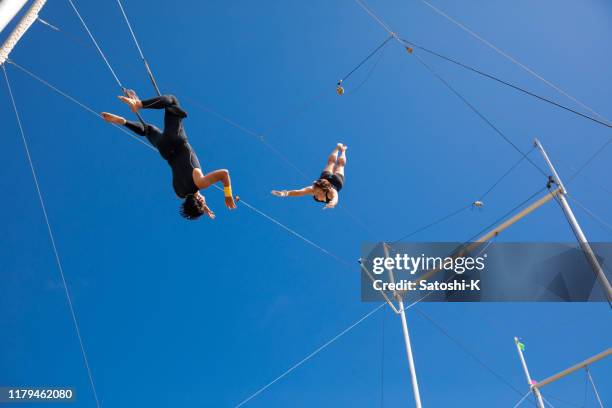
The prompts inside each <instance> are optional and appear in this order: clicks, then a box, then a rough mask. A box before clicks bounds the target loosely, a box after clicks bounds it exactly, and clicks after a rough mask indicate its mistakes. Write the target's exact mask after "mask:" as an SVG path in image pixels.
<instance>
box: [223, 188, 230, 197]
mask: <svg viewBox="0 0 612 408" xmlns="http://www.w3.org/2000/svg"><path fill="white" fill-rule="evenodd" d="M223 193H224V194H225V196H226V197H231V196H232V186H229V187H224V188H223Z"/></svg>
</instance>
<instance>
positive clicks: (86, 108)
mask: <svg viewBox="0 0 612 408" xmlns="http://www.w3.org/2000/svg"><path fill="white" fill-rule="evenodd" d="M9 62H10V63H11V64H12V65H14V66H15V67H17V68H19V69H20V70H22V71H23V72H25V73H26V74H28V75H30V76H31V77H32V78H34V79H36V80H37V81H39V82H40V83H42V84H43V85H45V86H47V87H49V88H50V89H52V90H54V91H55V92H57V93H58V94H60V95H62V96H63V97H65V98H67V99H68V100H70V101H71V102H73V103H75V104H76V105H78V106H80V107H81V108H83V109H85V110H86V111H88V112H89V113H91V114H93V115H95V116H98V117H100V115H99V114H98V113H97V112H96V111H94V110H93V109H91V108H90V107H89V106H87V105H85V104H84V103H82V102H80V101H78V100H77V99H76V98H74V97H72V96H70V95H68V94H67V93H65V92H63V91H61V90H59V89H58V88H57V87H55V86H53V85H51V84H50V83H49V82H47V81H45V80H44V79H42V78H40V77H39V76H37V75H35V74H34V73H32V72H31V71H29V70H27V69H26V68H24V67H22V66H20V65H18V64H17V63H15V62H14V61H12V60H11V61H9ZM115 127H116V128H117V129H119V130H121V131H122V132H124V133H126V134H127V135H128V136H130V137H131V138H132V139H134V140H136V141H138V142H140V143H141V144H143V145H144V146H146V147H148V148H149V149H151V150H153V151H155V150H156V149H155V148H154V147H153V146H151V145H150V144H148V143H146V142H144V141H143V140H142V139H140V138H138V137H136V136H134V135H132V134H131V133H130V132H129V131H128V130H126V129H125V128H123V127H121V126H118V125H115ZM213 186H214V187H215V188H216V189H218V190H221V191H223V189H222V188H221V187H219V186H217V185H213ZM240 202H241V203H242V204H244V205H245V206H246V207H247V208H249V209H250V210H252V211H254V212H256V213H257V214H259V215H261V216H262V217H264V218H266V219H267V220H269V221H271V222H273V223H274V224H276V225H278V226H279V227H281V228H282V229H284V230H285V231H287V232H289V233H291V234H292V235H294V236H296V237H297V238H299V239H301V240H302V241H304V242H306V243H307V244H309V245H311V246H313V247H315V248H316V249H318V250H319V251H321V252H323V253H324V254H326V255H329V256H330V257H332V258H334V259H335V260H337V261H338V262H340V263H342V264H343V265H346V266H350V265H351V264H350V263H349V262H348V261H347V260H345V259H342V258H340V257H339V256H337V255H335V254H333V253H332V252H330V251H328V250H327V249H325V248H323V247H322V246H320V245H318V244H316V243H315V242H313V241H311V240H309V239H308V238H306V237H305V236H303V235H302V234H300V233H299V232H297V231H295V230H293V229H291V228H290V227H288V226H286V225H285V224H283V223H282V222H280V221H278V220H277V219H275V218H274V217H272V216H270V215H268V214H266V213H264V212H263V211H261V210H259V209H258V208H256V207H254V206H252V205H251V204H249V203H248V202H246V201H244V200H242V199H241V200H240Z"/></svg>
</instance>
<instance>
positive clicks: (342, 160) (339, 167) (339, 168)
mask: <svg viewBox="0 0 612 408" xmlns="http://www.w3.org/2000/svg"><path fill="white" fill-rule="evenodd" d="M338 146H342V147H340V157H338V161H337V163H336V167H335V168H334V174H341V175H343V176H344V166H346V149H347V147H346V145H343V144H340V143H338Z"/></svg>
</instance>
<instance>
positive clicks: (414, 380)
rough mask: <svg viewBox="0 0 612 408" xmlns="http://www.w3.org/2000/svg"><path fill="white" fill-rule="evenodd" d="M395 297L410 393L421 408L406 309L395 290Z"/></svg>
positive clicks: (417, 406) (385, 246)
mask: <svg viewBox="0 0 612 408" xmlns="http://www.w3.org/2000/svg"><path fill="white" fill-rule="evenodd" d="M383 248H384V251H385V257H387V258H388V257H389V247H388V245H387V244H386V243H383ZM389 279H390V281H391V282H395V277H394V276H393V270H392V269H390V270H389ZM393 296H394V297H395V299H396V300H397V306H398V309H399V315H400V318H401V321H402V333H403V334H404V344H405V345H406V356H407V357H408V368H409V369H410V380H411V382H412V393H413V395H414V405H415V407H416V408H422V405H421V393H420V391H419V382H418V380H417V375H416V367H415V364H414V357H413V354H412V345H411V344H410V333H409V332H408V322H407V320H406V310H405V309H404V300H403V299H402V296H401V295H400V294H399V293H398V292H395V293H394V294H393Z"/></svg>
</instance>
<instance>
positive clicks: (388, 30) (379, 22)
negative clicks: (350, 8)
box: [354, 0, 397, 38]
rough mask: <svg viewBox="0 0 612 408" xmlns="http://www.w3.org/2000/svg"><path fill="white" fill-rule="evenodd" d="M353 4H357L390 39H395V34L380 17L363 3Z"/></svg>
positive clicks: (357, 0)
mask: <svg viewBox="0 0 612 408" xmlns="http://www.w3.org/2000/svg"><path fill="white" fill-rule="evenodd" d="M354 1H355V3H357V5H358V6H359V7H361V8H362V9H363V10H364V11H365V12H366V13H368V14H369V15H370V17H372V18H373V19H374V20H375V21H376V22H377V23H378V24H379V25H380V26H381V27H382V28H384V29H385V31H386V32H387V33H389V35H391V36H392V37H395V38H397V37H396V35H395V33H394V32H393V31H391V28H389V26H388V25H387V23H385V22H384V21H383V20H382V19H381V18H380V17H378V16H377V15H376V14H375V13H374V12H373V11H372V10H370V8H369V7H368V6H366V5H365V3H363V2H362V1H361V0H354Z"/></svg>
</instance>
